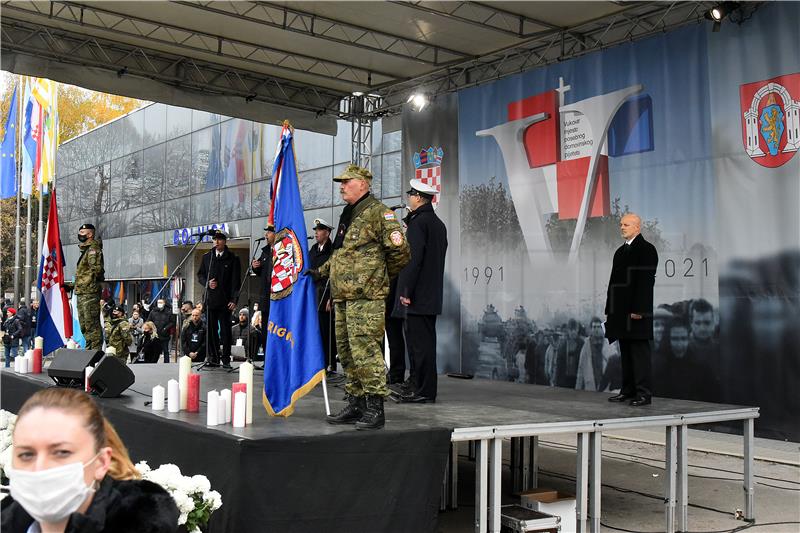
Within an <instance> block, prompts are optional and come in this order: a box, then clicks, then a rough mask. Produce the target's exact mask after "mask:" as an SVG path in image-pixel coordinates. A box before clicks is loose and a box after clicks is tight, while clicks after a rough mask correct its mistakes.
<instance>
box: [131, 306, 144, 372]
mask: <svg viewBox="0 0 800 533" xmlns="http://www.w3.org/2000/svg"><path fill="white" fill-rule="evenodd" d="M128 324H130V326H131V328H130V331H131V338H132V339H133V340H132V342H131V344H130V346H129V347H128V351H129V352H130V354H131V357H132V359H134V360H136V358H137V357H136V354H137V352H138V350H139V339H140V338H141V336H142V326H144V320H142V317H141V316H139V311H133V312H132V313H131V317H130V318H129V319H128Z"/></svg>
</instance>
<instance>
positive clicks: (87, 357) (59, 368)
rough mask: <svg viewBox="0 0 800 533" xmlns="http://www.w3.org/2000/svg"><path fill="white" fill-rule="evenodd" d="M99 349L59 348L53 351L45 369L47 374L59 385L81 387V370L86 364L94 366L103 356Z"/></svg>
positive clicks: (82, 383)
mask: <svg viewBox="0 0 800 533" xmlns="http://www.w3.org/2000/svg"><path fill="white" fill-rule="evenodd" d="M103 355H104V354H103V352H102V351H100V350H97V351H94V350H67V349H66V348H59V349H58V350H56V351H55V355H54V356H53V362H52V363H50V366H49V367H48V369H47V375H48V376H50V378H51V379H52V380H53V381H55V383H56V385H58V386H59V387H75V388H81V389H82V388H83V386H84V382H83V371H84V369H85V368H86V367H87V366H94V365H95V363H97V362H98V361H99V360H100V359H102V357H103Z"/></svg>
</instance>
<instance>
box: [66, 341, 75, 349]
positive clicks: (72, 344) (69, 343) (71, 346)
mask: <svg viewBox="0 0 800 533" xmlns="http://www.w3.org/2000/svg"><path fill="white" fill-rule="evenodd" d="M76 346H77V344H75V341H74V340H72V339H67V350H74V349H75V347H76Z"/></svg>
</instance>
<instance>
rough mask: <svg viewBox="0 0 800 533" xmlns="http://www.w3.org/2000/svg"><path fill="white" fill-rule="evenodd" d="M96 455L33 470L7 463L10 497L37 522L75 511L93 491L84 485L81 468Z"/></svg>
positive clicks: (56, 520) (65, 516)
mask: <svg viewBox="0 0 800 533" xmlns="http://www.w3.org/2000/svg"><path fill="white" fill-rule="evenodd" d="M97 455H100V454H99V453H98V454H97ZM97 455H95V456H94V457H92V459H90V460H89V462H88V463H86V464H83V463H80V462H78V463H70V464H67V465H63V466H57V467H54V468H48V469H47V470H38V471H35V472H33V471H29V470H17V469H16V468H11V467H9V468H8V470H7V471H8V478H9V488H10V492H11V497H12V498H14V500H16V501H17V503H19V504H20V505H21V506H22V508H23V509H25V511H26V512H27V513H28V514H29V515H31V516H32V517H33V519H34V520H36V521H37V522H49V523H55V522H60V521H61V520H64V519H65V518H67V517H68V516H69V515H71V514H72V513H74V512H75V511H77V510H78V508H79V507H80V506H81V505H82V504H83V502H84V501H86V498H87V497H88V496H89V494H91V493H93V492H94V489H93V488H92V487H87V486H86V482H85V481H84V479H83V469H84V468H85V467H87V466H89V465H90V464H91V463H92V462H94V460H95V459H97Z"/></svg>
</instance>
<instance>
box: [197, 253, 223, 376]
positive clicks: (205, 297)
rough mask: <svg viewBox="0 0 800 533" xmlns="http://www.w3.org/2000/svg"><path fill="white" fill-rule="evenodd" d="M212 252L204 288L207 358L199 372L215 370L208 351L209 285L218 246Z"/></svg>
mask: <svg viewBox="0 0 800 533" xmlns="http://www.w3.org/2000/svg"><path fill="white" fill-rule="evenodd" d="M198 244H199V243H198ZM195 246H196V245H195ZM211 252H213V253H212V254H211V257H210V258H209V260H208V272H206V282H205V285H204V286H203V312H204V313H205V314H206V358H205V359H204V360H203V362H202V363H201V364H200V365H198V366H197V370H203V369H204V368H206V367H209V368H214V367H213V366H211V361H209V360H208V350H209V349H210V348H211V339H210V336H211V314H210V313H209V309H208V289H209V287H208V285H209V283H211V272H212V269H213V266H214V256H216V255H217V253H216V246H214V247H213V248H211ZM217 349H219V347H217ZM217 364H222V362H221V361H220V363H217Z"/></svg>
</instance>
